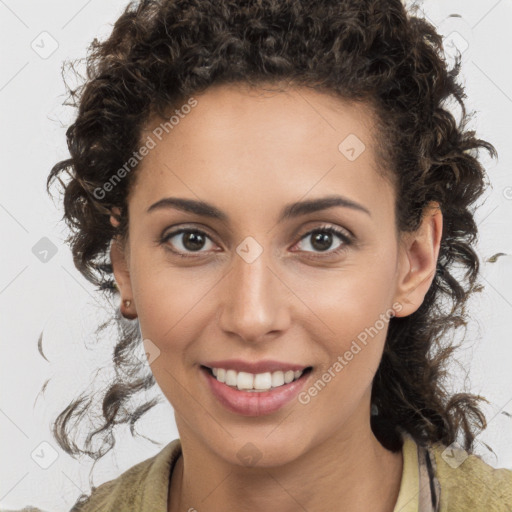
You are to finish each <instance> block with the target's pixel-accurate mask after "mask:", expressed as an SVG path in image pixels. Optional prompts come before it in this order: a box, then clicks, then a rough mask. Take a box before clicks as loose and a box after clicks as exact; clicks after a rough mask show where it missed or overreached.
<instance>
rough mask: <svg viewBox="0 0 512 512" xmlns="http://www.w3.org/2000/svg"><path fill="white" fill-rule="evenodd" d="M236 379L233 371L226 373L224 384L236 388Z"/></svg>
mask: <svg viewBox="0 0 512 512" xmlns="http://www.w3.org/2000/svg"><path fill="white" fill-rule="evenodd" d="M236 382H237V378H236V372H235V370H227V371H226V384H227V385H228V386H236Z"/></svg>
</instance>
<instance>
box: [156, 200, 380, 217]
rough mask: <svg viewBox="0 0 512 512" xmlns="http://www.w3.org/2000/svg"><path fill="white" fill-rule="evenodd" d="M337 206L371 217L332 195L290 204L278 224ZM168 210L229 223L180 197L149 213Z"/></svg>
mask: <svg viewBox="0 0 512 512" xmlns="http://www.w3.org/2000/svg"><path fill="white" fill-rule="evenodd" d="M336 206H341V207H344V208H351V209H352V210H358V211H361V212H364V213H366V214H368V215H369V216H370V217H371V213H370V211H369V210H368V209H367V208H365V207H364V206H363V205H361V204H359V203H356V202H355V201H352V200H351V199H348V198H346V197H343V196H338V195H332V196H326V197H321V198H319V199H309V200H306V201H297V202H295V203H290V204H288V205H286V206H285V207H284V208H283V209H282V210H281V213H280V215H279V219H278V222H282V221H283V220H289V219H292V218H295V217H299V216H301V215H306V214H308V213H314V212H317V211H320V210H326V209H327V208H334V207H336ZM168 208H173V209H176V210H181V211H184V212H189V213H195V214H196V215H201V216H203V217H208V218H211V219H216V220H219V221H221V222H228V221H229V217H228V216H227V215H226V214H225V213H224V212H223V211H221V210H219V209H218V208H217V207H215V206H213V205H212V204H210V203H207V202H205V201H197V200H195V199H184V198H179V197H164V198H163V199H160V200H159V201H157V202H156V203H154V204H152V205H151V206H150V207H149V208H148V209H147V213H150V212H152V211H155V210H162V209H168Z"/></svg>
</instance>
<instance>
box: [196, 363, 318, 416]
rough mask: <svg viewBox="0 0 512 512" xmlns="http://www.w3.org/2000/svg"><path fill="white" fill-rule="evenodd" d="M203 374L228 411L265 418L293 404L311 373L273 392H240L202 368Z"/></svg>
mask: <svg viewBox="0 0 512 512" xmlns="http://www.w3.org/2000/svg"><path fill="white" fill-rule="evenodd" d="M201 373H202V374H203V375H204V376H205V378H206V380H207V382H208V385H209V387H210V389H211V391H212V393H213V394H214V396H215V397H216V398H217V400H218V401H219V402H220V403H221V404H222V405H223V406H224V407H226V408H227V409H228V410H230V411H231V412H234V413H236V414H241V415H242V416H263V415H265V414H271V413H273V412H275V411H278V410H279V409H281V407H284V406H285V405H286V404H288V403H289V402H291V401H292V400H293V399H294V398H295V397H296V396H297V395H298V394H299V392H300V390H301V389H302V388H303V387H304V385H305V383H306V381H307V380H308V378H309V374H310V373H311V371H308V372H306V373H305V374H302V375H301V376H300V378H299V379H297V380H294V381H293V382H290V383H289V384H284V385H283V386H279V387H278V388H275V389H273V390H271V391H254V392H250V391H240V390H238V389H236V388H233V387H231V386H228V385H227V384H223V383H222V382H219V381H218V380H217V379H216V378H215V377H214V376H213V375H211V374H210V372H209V371H208V370H206V369H205V368H201Z"/></svg>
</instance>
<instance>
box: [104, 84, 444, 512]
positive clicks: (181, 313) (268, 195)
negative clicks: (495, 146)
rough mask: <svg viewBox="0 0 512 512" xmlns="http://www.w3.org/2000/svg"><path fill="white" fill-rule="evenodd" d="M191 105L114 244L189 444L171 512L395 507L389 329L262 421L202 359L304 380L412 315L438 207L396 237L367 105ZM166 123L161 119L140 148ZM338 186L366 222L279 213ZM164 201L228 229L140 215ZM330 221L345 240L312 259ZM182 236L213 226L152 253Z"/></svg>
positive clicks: (256, 93)
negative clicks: (191, 206)
mask: <svg viewBox="0 0 512 512" xmlns="http://www.w3.org/2000/svg"><path fill="white" fill-rule="evenodd" d="M195 98H196V99H197V101H198V104H197V106H196V107H195V108H194V109H192V111H191V112H190V113H189V114H187V115H186V116H185V117H184V118H183V119H181V120H180V122H179V124H177V125H176V126H175V127H174V128H173V129H172V131H170V132H169V133H168V134H164V136H163V137H162V140H161V141H160V142H158V144H157V145H156V147H155V148H154V149H152V150H151V151H150V152H149V154H148V155H147V156H146V157H145V158H144V159H143V160H142V162H141V164H140V166H139V168H138V169H137V179H136V181H135V184H134V186H133V188H132V189H131V191H130V195H129V199H128V210H129V219H130V221H129V232H128V239H127V240H126V243H125V244H123V243H121V242H119V243H114V244H112V249H111V258H112V263H113V266H114V274H115V278H116V282H117V284H118V287H119V289H120V293H121V300H122V301H123V300H126V299H129V300H131V305H130V306H129V307H128V308H125V313H127V314H132V315H137V316H138V318H139V322H140V327H141V332H142V335H143V338H144V339H149V340H151V343H152V344H154V346H156V347H158V350H159V351H160V353H159V355H158V357H157V358H156V359H155V360H154V361H153V362H152V363H151V369H152V371H153V374H154V376H155V379H156V381H157V383H158V385H159V386H160V388H161V389H162V391H163V393H164V394H165V396H166V397H167V399H168V400H169V402H170V403H171V404H172V406H173V408H174V411H175V417H176V423H177V426H178V430H179V434H180V438H181V442H182V449H183V457H182V458H180V459H179V461H178V463H177V466H176V469H175V472H174V474H173V478H172V482H171V491H170V495H172V499H170V500H169V509H168V510H169V511H170V512H175V511H178V510H180V511H181V510H189V508H192V507H193V508H195V509H196V510H197V511H198V512H202V511H205V510H208V511H213V510H235V509H236V510H252V511H254V510H261V511H263V510H268V509H269V507H270V506H271V507H272V510H276V511H288V510H289V511H292V510H293V511H295V510H297V509H301V507H304V509H306V510H308V511H309V512H313V511H321V510H335V509H339V510H347V511H354V512H357V511H363V510H374V511H382V512H384V511H387V512H390V511H392V510H393V507H394V505H395V503H396V499H397V496H398V491H399V487H400V481H401V473H402V464H403V461H402V455H401V453H398V454H394V453H392V452H390V451H388V450H386V449H385V448H384V447H382V445H381V444H380V443H379V442H378V440H377V439H376V438H375V436H374V435H373V433H372V430H371V428H370V394H371V384H372V379H373V377H374V375H375V372H376V370H377V367H378V365H379V361H380V358H381V354H382V350H383V347H384V342H385V336H386V329H387V324H385V327H384V328H382V329H380V330H379V331H378V334H376V335H375V336H374V337H373V338H371V339H370V341H369V342H368V344H367V345H366V346H365V347H364V348H363V349H362V350H361V351H360V352H359V353H358V354H357V355H355V356H354V358H353V359H352V360H351V361H350V362H349V364H347V365H346V366H345V367H344V368H343V370H342V371H341V372H339V373H338V374H337V375H336V377H335V378H333V379H332V380H331V381H330V382H329V383H328V385H326V386H325V387H324V388H323V389H322V390H321V392H319V393H318V394H317V395H316V396H314V397H312V398H311V400H310V401H309V403H307V404H301V403H299V402H298V401H297V400H293V401H292V402H291V403H289V404H287V405H286V406H285V407H283V408H281V409H280V410H278V411H277V412H275V413H272V414H268V415H262V416H252V417H245V416H240V415H237V414H235V413H233V412H230V411H228V410H226V409H225V408H224V407H223V406H222V405H221V404H219V403H218V402H217V400H216V398H215V397H214V396H213V395H212V394H211V392H210V391H209V389H208V387H207V386H205V382H204V379H203V378H200V377H202V375H201V374H200V371H199V365H200V364H201V363H203V362H205V361H208V360H215V359H229V358H233V357H236V358H240V359H244V360H247V361H259V360H262V359H274V360H279V361H287V362H290V363H296V364H300V365H303V366H312V367H313V371H312V373H311V375H310V376H309V384H307V387H309V386H310V385H311V384H312V383H313V382H315V381H316V380H317V379H319V378H321V377H322V375H323V374H325V372H326V371H328V368H329V367H332V365H333V364H334V362H335V361H336V360H337V358H338V356H340V355H343V354H344V353H345V352H346V351H347V350H349V348H350V346H351V343H352V341H353V340H354V339H356V338H357V336H358V334H359V333H361V332H362V331H364V330H365V328H369V327H371V326H374V325H375V324H376V321H377V320H378V319H379V318H380V315H382V314H385V313H386V311H389V310H390V309H392V308H393V307H394V309H395V314H396V316H405V315H409V314H411V313H413V312H414V311H416V309H417V308H418V307H419V306H420V304H421V303H422V300H423V298H424V296H425V294H426V292H427V290H428V288H429V286H430V284H431V282H432V278H433V275H434V272H435V267H436V261H437V257H438V253H439V243H440V237H441V232H442V215H441V212H440V210H439V208H436V207H435V206H436V205H433V208H432V209H430V210H428V211H427V212H426V213H425V215H424V218H423V222H422V225H421V226H420V228H419V229H418V231H417V232H415V233H407V234H400V233H397V231H396V227H395V212H394V204H395V192H394V189H393V186H392V184H391V182H390V180H389V179H387V178H386V177H385V173H384V175H383V173H382V172H378V170H379V167H378V163H377V162H376V157H375V153H374V150H373V148H374V146H375V141H374V139H373V136H372V127H373V117H372V113H371V111H370V110H369V109H368V108H367V107H366V106H365V105H364V104H355V103H354V104H352V103H347V102H342V101H341V100H340V99H337V98H334V97H331V96H328V95H325V94H322V93H319V92H314V91H312V90H309V89H302V88H294V89H292V88H289V89H287V90H286V91H285V92H268V91H263V90H261V89H258V90H254V89H248V88H247V87H245V86H241V85H232V84H231V85H221V86H215V87H212V88H209V89H208V90H207V91H206V92H204V93H203V94H200V95H197V96H195ZM160 122H161V120H156V119H153V120H151V122H150V123H149V124H148V126H147V130H148V131H147V133H143V134H142V138H143V139H145V138H146V136H147V134H150V133H151V130H152V129H153V128H154V127H155V126H157V125H158V124H159V123H160ZM349 134H355V135H356V136H357V137H358V138H359V139H360V140H361V141H363V143H364V144H365V146H366V149H365V150H364V151H363V152H362V153H361V154H360V156H359V157H358V158H356V159H355V160H354V161H350V160H349V159H347V158H346V157H345V156H344V154H342V153H341V152H340V151H339V150H338V145H339V144H340V142H342V141H343V140H344V139H345V138H346V137H347V136H348V135H349ZM333 194H336V195H341V196H343V197H346V198H348V199H350V200H351V201H354V202H356V203H358V204H360V205H362V206H363V207H364V208H366V209H367V210H368V212H369V213H366V212H364V211H359V210H357V209H353V208H348V207H334V208H329V209H325V210H322V211H318V212H315V213H309V214H306V215H302V216H300V217H297V218H293V219H288V220H284V221H282V222H277V218H278V215H279V213H280V211H281V209H282V208H283V207H284V206H285V205H286V204H288V203H291V202H295V201H299V200H309V199H317V198H320V197H324V196H329V195H333ZM171 196H172V197H181V198H189V199H196V200H198V199H200V200H204V201H208V202H209V203H212V204H214V205H215V206H216V207H217V208H218V209H220V210H222V211H223V212H224V213H225V214H226V215H227V216H228V219H229V220H228V221H226V222H221V221H219V220H212V219H209V218H206V217H202V216H199V215H197V214H193V213H186V212H181V211H178V210H175V209H170V208H169V209H161V210H155V211H153V212H150V213H147V211H146V210H147V209H148V208H149V206H151V205H152V204H153V203H155V202H157V201H159V200H160V199H162V198H164V197H171ZM111 221H112V223H114V224H115V222H116V221H115V219H114V217H111ZM325 226H333V227H335V228H338V229H340V230H342V231H345V232H347V230H348V234H350V233H351V234H352V235H353V241H352V243H350V244H346V243H345V242H344V241H343V240H342V239H340V238H339V237H338V236H337V235H332V243H331V246H330V247H328V249H327V250H326V251H321V250H318V249H317V248H315V246H314V245H313V237H314V235H311V234H309V235H308V236H305V235H306V234H307V233H308V232H311V230H313V229H319V228H321V227H325ZM182 227H187V228H190V229H199V230H201V231H203V232H204V233H205V234H206V235H207V238H206V239H205V242H204V246H203V248H200V249H199V251H195V252H194V251H193V250H191V249H190V247H193V246H194V245H193V244H189V245H186V241H185V237H184V236H183V235H176V236H174V237H172V238H169V239H168V240H167V241H165V242H162V243H159V241H160V240H161V238H162V237H163V235H166V234H168V233H170V232H171V231H174V230H176V229H178V228H182ZM171 228H172V229H171ZM248 236H250V237H253V238H254V239H255V240H256V241H257V243H258V244H259V246H261V248H262V249H263V252H262V253H261V255H260V256H259V257H258V258H256V259H255V260H254V261H253V262H252V263H247V262H246V261H245V260H244V259H243V258H242V257H240V256H239V255H238V254H237V252H236V249H237V247H238V246H239V245H240V244H241V242H242V241H243V240H244V239H245V238H246V237H248ZM340 246H341V247H343V250H342V252H341V253H339V254H338V255H336V254H334V251H335V250H336V249H337V248H338V247H340ZM171 248H172V249H174V250H175V251H178V252H182V253H185V254H188V255H191V256H192V257H190V258H182V257H180V256H179V255H177V254H173V253H172V252H171V251H170V249H171ZM187 249H188V250H187ZM397 304H398V305H399V307H396V305H397ZM249 442H250V443H252V444H253V445H254V446H255V447H256V448H257V450H258V453H259V455H260V457H261V458H260V459H259V460H258V462H257V464H256V465H255V466H252V467H250V466H246V465H244V463H243V462H242V461H241V459H240V458H239V457H238V456H237V454H238V453H239V451H240V450H241V449H242V448H243V447H244V446H245V445H246V443H249Z"/></svg>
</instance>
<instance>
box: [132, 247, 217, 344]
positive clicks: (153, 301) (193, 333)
mask: <svg viewBox="0 0 512 512" xmlns="http://www.w3.org/2000/svg"><path fill="white" fill-rule="evenodd" d="M131 272H132V276H131V279H132V290H133V295H134V299H135V302H136V305H137V315H138V318H139V323H140V328H141V332H142V335H143V337H144V338H148V339H150V340H151V341H153V342H154V343H155V344H156V345H157V346H158V348H159V349H160V350H161V351H162V353H164V352H168V353H171V352H174V353H177V352H182V351H183V350H184V349H185V348H186V347H187V346H188V345H189V344H190V340H191V339H194V338H196V337H197V334H198V333H200V332H201V330H202V329H203V328H205V326H204V325H202V323H204V322H206V320H207V316H206V315H205V313H204V310H205V307H206V304H207V303H208V300H209V297H211V295H212V294H213V293H215V284H216V283H217V282H218V281H219V277H220V275H218V273H217V272H212V271H211V270H210V271H209V272H207V271H203V270H201V269H199V267H189V268H176V267H173V266H172V265H171V264H169V263H168V262H155V257H154V256H152V255H150V254H147V255H146V254H144V253H143V252H142V251H141V254H140V255H136V256H134V258H133V260H132V270H131ZM201 312H202V313H201Z"/></svg>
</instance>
